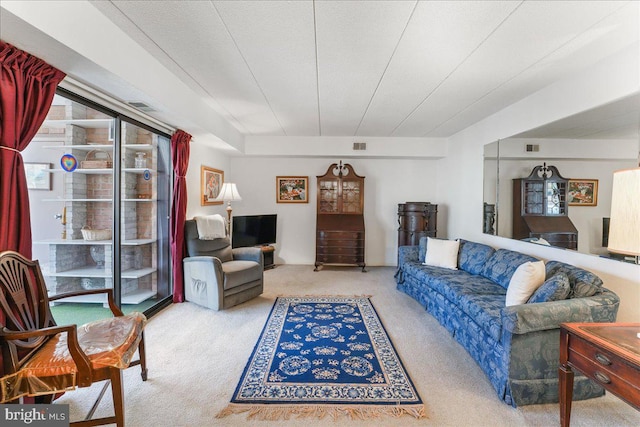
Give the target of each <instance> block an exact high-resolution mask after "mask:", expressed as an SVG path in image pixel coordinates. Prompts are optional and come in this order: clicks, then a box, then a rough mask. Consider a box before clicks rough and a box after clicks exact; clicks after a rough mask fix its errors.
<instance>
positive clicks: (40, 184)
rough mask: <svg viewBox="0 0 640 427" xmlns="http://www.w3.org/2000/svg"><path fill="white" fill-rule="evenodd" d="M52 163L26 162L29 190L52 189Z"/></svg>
mask: <svg viewBox="0 0 640 427" xmlns="http://www.w3.org/2000/svg"><path fill="white" fill-rule="evenodd" d="M50 169H51V163H25V164H24V172H25V174H26V175H27V188H28V189H29V190H47V191H50V190H51V173H50V172H49V171H50Z"/></svg>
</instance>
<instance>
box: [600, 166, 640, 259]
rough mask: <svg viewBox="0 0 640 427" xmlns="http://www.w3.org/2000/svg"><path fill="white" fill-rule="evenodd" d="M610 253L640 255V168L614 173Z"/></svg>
mask: <svg viewBox="0 0 640 427" xmlns="http://www.w3.org/2000/svg"><path fill="white" fill-rule="evenodd" d="M607 249H608V250H609V252H614V253H619V254H624V255H633V256H638V255H640V168H636V169H625V170H620V171H616V172H614V173H613V192H612V194H611V220H610V222H609V246H608V247H607Z"/></svg>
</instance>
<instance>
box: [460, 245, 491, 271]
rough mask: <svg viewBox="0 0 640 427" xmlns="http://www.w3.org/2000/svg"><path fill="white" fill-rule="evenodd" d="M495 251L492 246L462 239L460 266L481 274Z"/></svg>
mask: <svg viewBox="0 0 640 427" xmlns="http://www.w3.org/2000/svg"><path fill="white" fill-rule="evenodd" d="M495 251H496V250H495V249H493V248H492V247H491V246H488V245H483V244H482V243H476V242H470V241H468V240H462V239H460V251H459V256H458V266H459V267H460V269H461V270H464V271H466V272H468V273H471V274H480V272H481V271H482V267H484V264H485V263H486V262H487V261H488V260H489V258H491V255H493V253H494V252H495Z"/></svg>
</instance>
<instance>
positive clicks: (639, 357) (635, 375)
mask: <svg viewBox="0 0 640 427" xmlns="http://www.w3.org/2000/svg"><path fill="white" fill-rule="evenodd" d="M638 333H640V323H563V324H561V325H560V368H559V369H558V377H559V395H560V425H562V426H563V427H568V426H569V423H570V417H571V400H572V398H573V376H574V373H573V369H575V370H578V371H580V372H581V373H582V374H584V375H585V376H586V377H588V378H590V379H591V380H593V381H595V382H596V383H598V384H600V385H601V386H602V387H603V388H604V389H605V390H607V391H609V392H611V393H613V394H614V395H616V396H618V397H619V398H620V399H622V400H624V401H625V402H627V403H628V404H630V405H631V406H633V407H634V408H636V409H638V410H640V338H639V337H638V335H637V334H638Z"/></svg>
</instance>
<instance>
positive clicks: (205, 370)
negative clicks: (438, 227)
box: [58, 265, 640, 427]
mask: <svg viewBox="0 0 640 427" xmlns="http://www.w3.org/2000/svg"><path fill="white" fill-rule="evenodd" d="M393 273H394V268H391V267H377V268H376V267H371V268H369V272H368V273H361V272H360V269H358V268H336V267H333V268H325V269H324V270H323V271H320V272H313V267H311V266H291V265H286V266H278V267H277V268H275V269H274V270H269V271H266V272H265V282H266V283H265V293H264V294H263V295H262V296H261V297H259V298H256V299H254V300H252V301H250V302H247V303H245V304H241V305H240V306H237V307H234V308H232V309H230V310H226V311H221V312H215V311H211V310H207V309H205V308H202V307H199V306H196V305H193V304H190V303H184V304H174V305H173V306H171V307H169V308H167V309H166V310H164V311H163V312H162V313H160V314H159V315H157V316H155V317H154V318H153V319H152V320H151V321H150V322H149V324H148V326H147V329H146V334H147V335H146V336H147V358H148V365H149V380H148V381H147V382H145V383H143V382H142V381H141V380H140V375H139V372H140V370H139V369H138V368H136V367H134V368H131V369H129V370H127V371H126V372H125V374H124V377H125V384H124V388H125V406H126V425H127V426H128V427H147V426H148V427H157V426H172V427H173V426H265V427H266V426H275V425H277V426H323V425H339V426H341V427H342V426H365V425H366V426H414V425H415V426H417V425H421V426H422V425H431V426H557V425H558V424H559V415H558V406H557V405H533V406H524V407H521V408H512V407H510V406H507V405H505V404H504V403H502V401H500V400H499V399H498V397H497V396H496V393H495V392H494V390H493V388H492V387H491V384H490V383H489V381H488V379H487V378H486V377H485V375H484V374H483V373H482V371H481V370H480V368H479V367H478V366H477V365H476V364H475V362H474V361H473V359H471V357H470V356H469V355H468V354H467V353H466V351H464V350H463V348H462V347H461V346H460V345H459V344H457V343H456V342H455V341H454V340H453V339H452V338H451V336H450V335H449V334H448V333H447V332H446V331H445V329H444V328H442V327H441V326H440V325H439V324H438V323H437V322H436V321H435V320H434V319H433V318H432V317H431V316H430V315H429V314H428V313H426V311H425V310H424V309H423V308H422V307H420V305H419V304H418V303H417V302H416V301H414V300H413V299H412V298H410V297H409V296H407V295H405V294H403V293H401V292H399V291H397V290H396V288H395V283H394V280H393ZM278 295H372V298H371V301H372V302H373V304H374V306H375V308H376V310H377V311H378V314H379V316H380V318H381V320H382V322H383V323H384V325H385V328H386V330H387V332H388V333H389V336H390V337H391V339H392V341H393V343H394V345H395V347H396V350H397V352H398V354H399V356H400V358H401V359H402V360H403V363H404V365H405V367H406V369H407V372H408V373H409V375H410V376H411V378H412V379H413V381H414V383H415V386H416V388H417V389H418V392H419V393H420V396H421V397H422V400H423V401H424V402H425V405H426V412H427V415H428V417H429V418H428V419H422V420H416V419H414V418H412V417H408V416H404V417H401V418H381V419H376V420H373V421H371V420H369V421H349V420H347V419H344V418H343V419H339V420H338V421H335V422H334V421H332V420H330V419H324V420H311V419H304V420H297V419H292V420H289V421H279V422H277V423H276V422H268V421H247V419H246V415H243V414H239V415H232V416H229V417H227V418H224V419H216V418H215V415H216V414H217V413H218V411H220V410H221V409H222V408H223V407H224V406H225V405H226V404H227V403H228V402H229V399H230V398H231V395H232V393H233V391H234V390H235V387H236V385H237V382H238V380H239V378H240V375H241V373H242V370H243V368H244V366H245V364H246V362H247V359H248V357H249V355H250V354H251V351H252V349H253V346H254V345H255V343H256V340H257V338H258V336H259V335H260V332H261V330H262V327H263V326H264V323H265V321H266V319H267V316H268V314H269V311H270V310H271V307H272V305H273V302H274V299H275V297H276V296H278ZM97 392H98V389H97V388H90V389H82V390H77V391H74V392H70V393H67V394H66V395H65V396H63V397H62V398H61V399H59V400H58V402H59V403H67V404H70V406H71V417H72V419H78V417H80V416H82V414H83V413H84V411H86V409H87V408H88V407H90V405H91V404H92V402H93V400H92V399H93V396H94V395H96V394H97ZM111 410H112V409H111V399H110V398H109V397H108V396H105V399H104V400H103V402H102V404H101V406H100V408H99V410H98V413H99V414H108V413H110V412H111ZM99 414H98V415H99ZM571 420H572V423H571V425H572V426H573V427H577V426H597V427H603V426H640V412H637V411H635V410H634V409H632V408H631V407H630V406H628V405H627V404H625V403H623V402H622V401H620V400H618V399H617V398H615V397H613V396H612V395H607V396H605V397H601V398H598V399H591V400H587V401H582V402H574V404H573V413H572V419H571Z"/></svg>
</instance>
